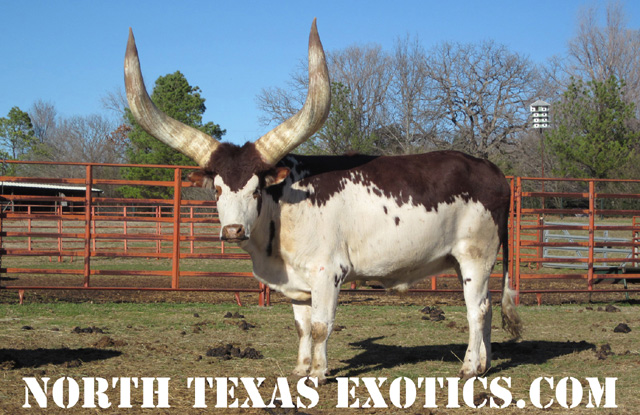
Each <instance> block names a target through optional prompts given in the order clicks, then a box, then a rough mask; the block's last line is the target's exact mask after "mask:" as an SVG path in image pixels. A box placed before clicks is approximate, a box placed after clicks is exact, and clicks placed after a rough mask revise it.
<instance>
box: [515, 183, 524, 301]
mask: <svg viewBox="0 0 640 415" xmlns="http://www.w3.org/2000/svg"><path fill="white" fill-rule="evenodd" d="M516 180H517V181H516V190H515V198H516V221H515V229H514V231H515V234H516V240H515V248H516V252H515V261H514V272H513V282H514V283H515V289H516V299H515V301H516V304H520V227H521V224H520V222H521V220H522V181H521V179H520V177H518V178H517V179H516Z"/></svg>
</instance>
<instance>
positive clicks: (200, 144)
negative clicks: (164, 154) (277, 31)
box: [124, 19, 331, 242]
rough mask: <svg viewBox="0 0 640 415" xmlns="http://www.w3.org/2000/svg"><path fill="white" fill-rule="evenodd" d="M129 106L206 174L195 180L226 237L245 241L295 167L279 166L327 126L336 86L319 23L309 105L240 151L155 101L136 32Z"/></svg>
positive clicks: (128, 75)
mask: <svg viewBox="0 0 640 415" xmlns="http://www.w3.org/2000/svg"><path fill="white" fill-rule="evenodd" d="M124 73H125V86H126V90H127V99H128V101H129V107H130V108H131V112H132V114H133V116H134V117H135V119H136V121H137V122H138V123H139V124H140V126H142V128H144V129H145V130H146V131H147V132H148V133H149V134H151V135H152V136H154V137H155V138H157V139H159V140H160V141H162V142H163V143H165V144H167V145H169V146H171V147H173V148H174V149H176V150H178V151H180V152H182V153H183V154H185V155H186V156H187V157H189V158H191V159H193V160H194V161H195V162H196V163H197V164H198V165H199V166H200V167H201V168H202V170H199V171H196V172H194V173H191V175H190V176H189V179H190V180H191V181H192V182H194V183H195V184H196V185H198V186H202V187H205V188H210V189H214V190H215V193H216V197H217V201H218V203H217V205H218V213H219V215H220V223H221V235H220V236H221V238H222V239H224V240H229V241H234V242H240V241H242V240H246V239H248V238H249V237H250V235H251V228H252V226H253V224H254V222H255V220H256V219H257V217H258V215H259V213H260V208H261V201H262V197H263V191H264V189H265V188H267V187H269V186H272V185H275V184H278V183H280V182H282V181H283V180H284V179H286V177H287V175H288V174H289V169H287V168H286V167H276V164H277V163H278V161H280V160H281V159H282V158H283V157H284V156H285V155H287V154H288V153H289V152H290V151H292V150H293V149H294V148H296V147H297V146H298V145H300V144H301V143H303V142H304V141H305V140H307V139H308V138H309V137H310V136H311V135H312V134H314V133H315V132H316V131H318V130H319V129H320V127H322V124H323V123H324V121H325V120H326V118H327V116H328V114H329V108H330V104H331V87H330V82H329V72H328V70H327V64H326V61H325V56H324V51H323V49H322V44H321V43H320V37H319V36H318V31H317V28H316V21H315V19H314V21H313V25H312V26H311V34H310V35H309V91H308V94H307V99H306V101H305V103H304V105H303V107H302V108H301V109H300V111H298V113H296V114H295V115H293V116H292V117H291V118H289V119H288V120H286V121H285V122H283V123H282V124H280V125H278V126H277V127H275V128H274V129H273V130H271V131H269V132H268V133H267V134H265V135H264V136H262V137H261V138H260V139H259V140H258V141H256V142H255V143H246V144H245V145H244V146H242V147H238V146H235V145H232V144H228V143H220V142H219V141H217V140H216V139H214V138H212V137H210V136H209V135H207V134H205V133H203V132H202V131H200V130H197V129H195V128H193V127H190V126H188V125H185V124H183V123H181V122H179V121H177V120H174V119H173V118H171V117H169V116H167V115H166V114H164V113H163V112H162V111H160V110H159V109H158V108H157V107H156V106H155V105H154V104H153V102H152V101H151V99H150V98H149V95H148V94H147V91H146V89H145V86H144V82H143V80H142V72H141V71H140V61H139V59H138V50H137V48H136V44H135V40H134V38H133V33H132V32H131V31H130V32H129V42H128V44H127V52H126V55H125V61H124Z"/></svg>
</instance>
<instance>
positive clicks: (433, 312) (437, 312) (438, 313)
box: [420, 306, 444, 321]
mask: <svg viewBox="0 0 640 415" xmlns="http://www.w3.org/2000/svg"><path fill="white" fill-rule="evenodd" d="M420 312H421V313H423V314H425V315H424V316H422V319H423V320H430V321H442V320H444V311H443V310H442V309H441V308H440V307H437V306H433V307H429V306H426V307H425V308H423V309H422V310H420Z"/></svg>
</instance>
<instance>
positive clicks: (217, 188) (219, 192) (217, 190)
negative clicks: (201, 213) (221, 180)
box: [216, 186, 222, 197]
mask: <svg viewBox="0 0 640 415" xmlns="http://www.w3.org/2000/svg"><path fill="white" fill-rule="evenodd" d="M221 194H222V187H220V186H216V196H218V197H220V195H221Z"/></svg>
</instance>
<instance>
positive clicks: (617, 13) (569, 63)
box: [565, 2, 640, 106]
mask: <svg viewBox="0 0 640 415" xmlns="http://www.w3.org/2000/svg"><path fill="white" fill-rule="evenodd" d="M605 13H606V24H605V26H604V27H602V26H599V25H598V14H599V11H598V9H597V8H596V7H589V8H586V9H584V10H583V12H582V14H581V16H580V17H579V19H578V30H577V33H576V36H575V37H574V38H573V39H572V40H571V41H570V42H569V45H568V54H567V60H566V63H565V72H566V74H567V75H568V77H574V78H578V79H583V80H585V81H591V80H595V81H599V82H606V81H607V80H608V79H610V78H611V77H612V76H615V77H616V78H617V79H622V80H624V81H625V83H626V87H625V90H624V92H625V95H626V97H627V99H629V100H630V101H631V102H634V103H635V104H636V106H638V104H640V31H639V30H636V29H629V28H628V27H627V22H626V18H625V11H624V8H623V6H622V5H621V4H620V3H619V2H610V3H608V4H607V7H606V11H605ZM566 85H568V82H565V86H566Z"/></svg>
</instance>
